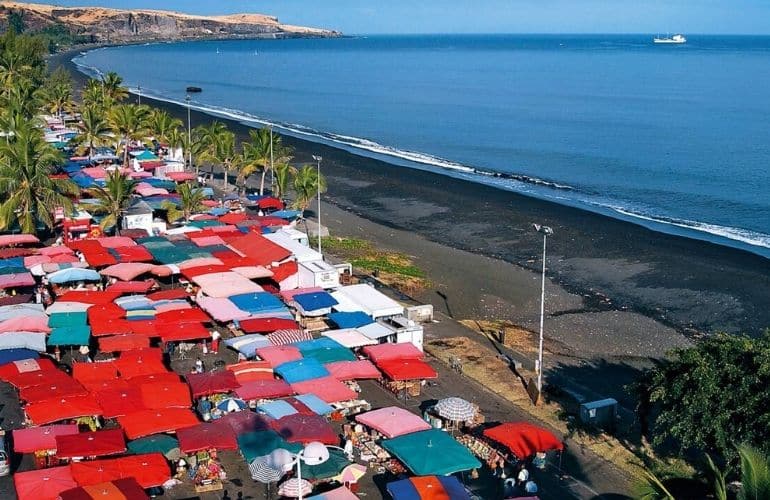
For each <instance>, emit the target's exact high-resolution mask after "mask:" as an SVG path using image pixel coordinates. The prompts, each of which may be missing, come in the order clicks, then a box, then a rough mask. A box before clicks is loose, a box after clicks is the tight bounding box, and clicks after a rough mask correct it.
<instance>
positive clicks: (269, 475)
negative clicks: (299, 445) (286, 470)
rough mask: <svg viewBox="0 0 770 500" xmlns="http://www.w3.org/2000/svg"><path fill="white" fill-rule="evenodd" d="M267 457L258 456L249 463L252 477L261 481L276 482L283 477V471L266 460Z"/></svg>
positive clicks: (266, 482)
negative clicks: (271, 465)
mask: <svg viewBox="0 0 770 500" xmlns="http://www.w3.org/2000/svg"><path fill="white" fill-rule="evenodd" d="M266 459H267V457H258V458H255V459H254V460H252V462H251V463H250V464H249V472H251V478H252V479H253V480H255V481H259V482H260V483H265V484H270V483H276V482H278V481H280V480H281V478H282V477H283V471H281V470H279V469H274V468H272V467H270V465H269V464H268V463H267V461H266Z"/></svg>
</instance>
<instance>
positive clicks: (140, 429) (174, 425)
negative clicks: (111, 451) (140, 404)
mask: <svg viewBox="0 0 770 500" xmlns="http://www.w3.org/2000/svg"><path fill="white" fill-rule="evenodd" d="M118 423H119V424H120V426H121V427H123V430H124V431H125V432H126V437H127V438H128V439H137V438H140V437H144V436H149V435H150V434H158V433H160V432H174V431H176V430H178V429H183V428H185V427H190V426H192V425H197V424H198V423H199V422H198V419H197V418H196V417H195V414H194V413H193V412H192V411H190V410H188V409H186V408H164V409H162V410H141V411H137V412H133V413H129V414H128V415H125V416H123V417H118Z"/></svg>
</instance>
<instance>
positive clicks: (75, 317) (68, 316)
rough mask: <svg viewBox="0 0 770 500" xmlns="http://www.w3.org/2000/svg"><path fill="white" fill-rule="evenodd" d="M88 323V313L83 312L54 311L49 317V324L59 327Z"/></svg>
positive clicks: (52, 326)
mask: <svg viewBox="0 0 770 500" xmlns="http://www.w3.org/2000/svg"><path fill="white" fill-rule="evenodd" d="M87 323H88V314H86V312H85V311H82V312H65V313H53V314H51V315H50V316H49V317H48V326H50V327H51V328H59V327H62V326H81V325H85V324H87Z"/></svg>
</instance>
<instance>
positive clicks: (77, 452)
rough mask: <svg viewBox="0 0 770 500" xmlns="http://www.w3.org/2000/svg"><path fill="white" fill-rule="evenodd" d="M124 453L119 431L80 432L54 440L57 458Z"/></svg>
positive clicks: (124, 446)
mask: <svg viewBox="0 0 770 500" xmlns="http://www.w3.org/2000/svg"><path fill="white" fill-rule="evenodd" d="M124 451H126V440H125V439H123V431H122V430H121V429H110V430H105V431H96V432H81V433H80V434H72V435H68V436H58V437H57V438H56V456H57V457H58V458H75V457H101V456H105V455H116V454H118V453H123V452H124Z"/></svg>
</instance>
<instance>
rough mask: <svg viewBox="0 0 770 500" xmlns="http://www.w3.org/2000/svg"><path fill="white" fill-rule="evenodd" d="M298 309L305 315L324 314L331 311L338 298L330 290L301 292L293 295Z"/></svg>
mask: <svg viewBox="0 0 770 500" xmlns="http://www.w3.org/2000/svg"><path fill="white" fill-rule="evenodd" d="M291 300H292V302H294V303H295V304H297V309H299V312H300V313H301V314H302V315H303V316H323V315H324V314H329V313H330V312H331V308H332V306H336V305H337V304H338V302H337V300H336V299H335V298H334V297H332V296H331V294H330V293H328V292H311V293H301V294H298V295H295V296H294V297H292V299H291Z"/></svg>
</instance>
